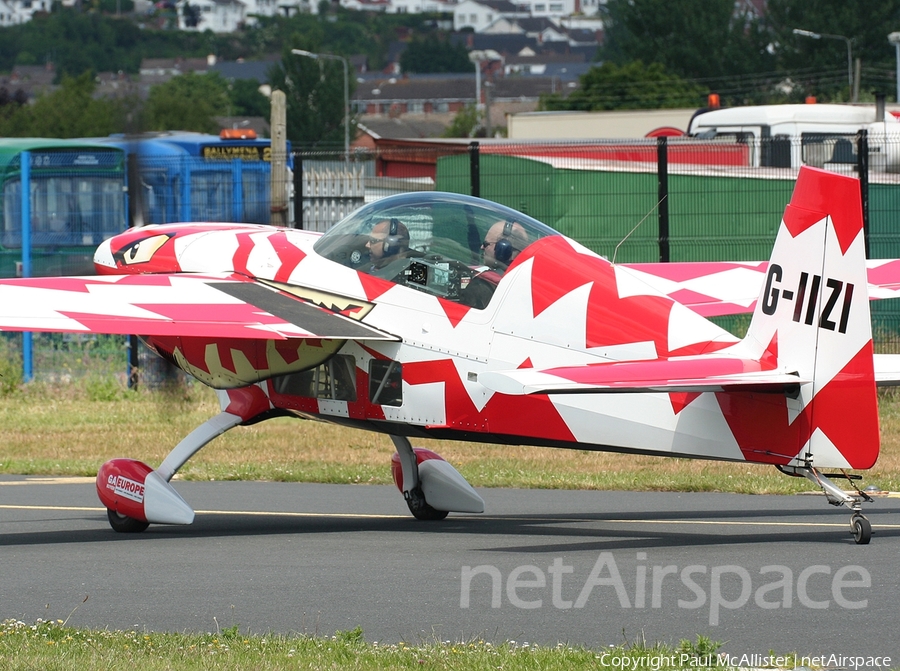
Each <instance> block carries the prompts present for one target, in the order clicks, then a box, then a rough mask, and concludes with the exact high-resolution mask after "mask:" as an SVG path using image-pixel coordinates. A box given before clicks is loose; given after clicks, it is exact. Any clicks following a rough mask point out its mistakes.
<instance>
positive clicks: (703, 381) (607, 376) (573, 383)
mask: <svg viewBox="0 0 900 671" xmlns="http://www.w3.org/2000/svg"><path fill="white" fill-rule="evenodd" d="M478 381H479V382H480V383H481V384H483V385H484V386H485V387H487V388H488V389H490V390H492V391H496V392H499V393H502V394H510V395H525V394H585V393H604V392H619V393H621V392H697V393H699V392H704V391H712V392H720V391H756V392H760V393H765V392H772V393H785V392H790V391H791V390H792V389H794V388H796V387H797V386H798V385H801V384H805V383H807V382H809V380H804V379H801V378H800V377H798V376H797V375H796V374H792V373H785V372H780V371H777V370H765V369H764V367H763V366H762V365H761V364H760V362H759V361H754V360H751V359H740V358H732V357H712V356H703V357H684V358H673V359H654V360H649V361H614V362H609V363H599V364H586V365H581V366H567V367H561V368H550V369H546V370H536V369H534V368H520V369H516V370H503V371H487V372H484V373H480V374H479V375H478Z"/></svg>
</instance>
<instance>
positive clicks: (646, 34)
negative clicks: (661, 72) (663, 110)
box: [601, 0, 801, 79]
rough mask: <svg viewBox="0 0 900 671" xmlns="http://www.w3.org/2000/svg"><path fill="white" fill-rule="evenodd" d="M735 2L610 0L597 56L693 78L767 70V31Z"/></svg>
mask: <svg viewBox="0 0 900 671" xmlns="http://www.w3.org/2000/svg"><path fill="white" fill-rule="evenodd" d="M793 1H794V2H800V1H801V0H793ZM735 6H736V5H735V2H734V0H679V2H671V0H609V2H608V3H607V4H606V10H605V12H606V16H605V19H606V22H607V24H606V44H605V46H604V48H603V49H602V52H601V56H602V59H603V60H604V61H610V60H611V61H613V62H616V63H618V64H619V65H623V64H625V63H629V62H632V61H643V62H645V63H660V64H662V65H663V66H664V67H665V69H666V70H667V71H669V72H672V73H674V74H677V75H680V76H681V77H684V78H692V79H697V78H709V77H728V76H732V75H738V74H745V73H749V72H764V71H770V70H772V65H773V57H772V55H771V54H770V53H769V51H768V50H767V47H768V43H769V40H768V34H767V32H766V30H765V29H764V27H763V26H762V25H761V24H760V23H759V22H758V21H757V20H756V19H755V18H754V17H752V16H750V15H747V14H741V13H738V12H736V10H735Z"/></svg>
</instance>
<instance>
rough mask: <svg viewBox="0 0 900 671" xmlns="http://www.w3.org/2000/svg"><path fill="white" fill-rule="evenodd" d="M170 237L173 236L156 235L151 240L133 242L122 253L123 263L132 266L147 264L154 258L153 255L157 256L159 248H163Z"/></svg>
mask: <svg viewBox="0 0 900 671" xmlns="http://www.w3.org/2000/svg"><path fill="white" fill-rule="evenodd" d="M170 237H171V236H169V235H165V234H164V235H154V236H152V237H150V238H144V239H143V240H137V241H136V242H132V243H131V244H130V245H128V246H127V247H126V248H125V249H123V250H122V251H121V252H120V254H121V256H120V258H121V259H122V263H124V264H125V265H131V264H134V263H147V262H148V261H149V260H150V259H152V258H153V255H154V254H156V252H157V251H159V248H160V247H162V246H163V245H164V244H165V243H166V241H167V240H168V239H169V238H170Z"/></svg>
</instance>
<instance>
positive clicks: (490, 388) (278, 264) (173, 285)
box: [0, 167, 900, 544]
mask: <svg viewBox="0 0 900 671" xmlns="http://www.w3.org/2000/svg"><path fill="white" fill-rule="evenodd" d="M94 261H95V265H96V268H97V271H98V273H99V275H97V276H91V277H55V278H35V279H15V280H3V281H2V282H0V329H3V330H20V331H68V332H81V333H108V334H117V333H118V334H129V333H137V334H141V336H142V338H143V340H144V341H145V342H146V343H147V345H148V346H149V347H150V348H151V349H153V350H154V351H155V352H156V353H157V354H159V355H160V356H162V357H164V358H166V359H168V360H169V361H171V362H173V363H174V364H176V365H177V366H178V367H180V368H181V369H182V370H184V371H186V372H187V373H189V374H190V375H192V376H193V377H195V378H196V379H198V380H199V381H201V382H203V383H204V384H207V385H209V386H210V387H213V388H214V389H216V390H218V396H219V400H220V404H221V412H220V413H219V414H218V415H216V416H215V417H212V418H211V419H209V420H208V421H206V422H205V423H203V424H202V425H201V426H199V427H197V428H196V429H195V430H194V431H193V432H191V433H190V434H189V435H188V436H187V437H185V438H184V439H183V440H182V441H181V442H180V443H179V444H178V445H177V446H175V447H174V449H173V450H172V451H171V452H170V454H169V455H168V456H167V457H166V458H165V459H164V460H163V462H162V464H160V465H159V466H158V467H157V468H155V469H154V468H152V467H150V466H148V465H146V464H144V463H141V462H139V461H136V460H132V459H113V460H111V461H109V462H107V463H106V464H104V465H103V466H102V467H101V469H100V471H99V473H98V475H97V491H98V494H99V496H100V500H101V501H102V502H103V505H104V506H106V508H107V510H108V516H109V522H110V524H111V525H112V527H113V529H115V530H116V531H123V532H129V531H142V530H143V529H145V528H146V527H147V526H148V524H151V523H156V524H190V523H191V522H192V521H193V518H194V512H193V510H192V509H191V507H190V506H189V505H188V504H187V503H186V502H185V501H184V499H183V498H182V497H181V496H180V495H179V494H178V493H177V492H176V490H175V489H174V488H173V487H172V485H171V484H170V480H171V479H172V476H173V475H175V473H176V472H177V471H178V469H179V468H180V467H181V466H183V465H184V464H185V462H186V461H187V460H188V459H190V458H191V456H193V455H194V454H195V453H196V452H197V451H198V450H200V449H201V448H202V447H203V446H204V445H206V444H207V443H208V442H209V441H210V440H212V439H213V438H215V437H216V436H218V435H220V434H222V433H223V432H225V431H227V430H229V429H230V428H232V427H234V426H238V425H241V424H251V423H254V422H257V421H260V420H263V419H267V418H270V417H274V416H284V415H290V416H296V417H300V418H317V419H321V420H326V421H330V422H336V423H339V424H344V425H347V426H352V427H357V428H360V429H368V430H371V431H378V432H382V433H385V434H387V435H389V436H390V438H391V440H392V441H393V443H394V445H395V446H396V449H397V452H396V453H395V455H394V463H393V472H394V479H395V482H396V483H397V486H398V487H399V489H400V491H401V492H402V493H403V496H404V498H405V499H406V501H407V503H408V505H409V509H410V511H411V512H412V514H413V515H414V516H415V517H417V518H419V519H425V520H438V519H442V518H444V517H446V515H447V513H448V512H453V511H456V512H466V513H479V512H482V511H483V510H484V502H483V500H482V499H481V497H480V496H479V495H478V494H477V493H476V492H475V490H474V489H473V488H472V487H471V486H470V485H469V483H468V482H466V480H465V479H464V478H463V477H462V476H461V475H460V474H459V472H457V471H456V469H454V468H453V467H452V466H451V465H450V464H449V463H447V462H446V461H444V460H443V459H442V458H441V457H440V456H439V455H437V454H435V453H434V452H431V451H429V450H425V449H420V448H415V449H414V448H413V447H412V445H411V443H410V440H411V439H413V440H415V439H420V438H440V439H455V440H465V441H483V442H491V443H499V444H527V445H536V446H546V447H560V448H575V449H588V450H606V451H615V452H628V453H637V454H648V455H658V456H672V457H690V458H699V459H719V460H728V461H738V462H751V463H761V464H772V465H773V466H775V467H777V468H778V469H779V470H781V471H782V472H784V473H786V474H788V475H793V476H805V477H807V478H809V479H810V480H812V481H813V482H815V483H816V484H817V485H818V486H819V487H821V488H822V490H824V493H825V495H826V497H827V500H828V501H829V502H830V503H832V504H835V505H845V506H847V507H848V508H849V509H850V510H851V511H852V517H851V522H850V529H851V532H852V534H853V536H854V538H855V540H856V542H857V543H861V544H865V543H868V542H869V539H870V536H871V525H870V523H869V522H868V520H867V519H866V518H865V517H864V516H863V515H862V512H861V504H862V502H863V500H866V499H868V497H867V496H866V494H865V493H863V492H862V491H860V490H859V488H858V487H856V486H855V485H853V489H852V490H851V491H850V492H846V491H844V489H842V488H841V487H838V486H837V485H836V484H835V483H834V482H833V481H832V480H831V479H830V478H829V477H828V475H826V473H824V472H823V470H825V469H828V470H832V469H833V470H835V471H840V472H842V473H843V474H844V475H846V476H847V480H848V481H849V482H850V483H851V484H852V483H853V480H852V479H851V476H850V474H848V473H846V471H848V470H853V469H868V468H871V467H872V466H873V465H874V464H875V461H876V459H877V457H878V452H879V425H878V414H877V406H876V382H878V383H880V384H897V383H898V382H900V364H898V362H897V359H896V358H895V357H889V356H886V357H882V356H881V355H874V353H873V344H872V329H871V323H870V316H869V298H870V297H889V296H895V295H900V294H898V291H900V283H898V282H897V281H896V278H898V277H900V272H898V270H900V261H878V262H870V263H869V268H868V271H867V265H866V263H867V262H866V259H865V251H864V239H863V227H862V208H861V201H860V189H859V183H858V181H857V180H856V179H853V178H850V177H846V176H842V175H838V174H834V173H829V172H825V171H821V170H817V169H814V168H806V167H804V168H802V169H801V171H800V174H799V178H798V181H797V184H796V187H795V190H794V193H793V196H792V198H791V202H790V204H789V205H788V206H787V208H786V210H785V213H784V218H783V221H782V225H781V227H780V229H779V232H778V235H777V239H776V241H775V246H774V249H773V252H772V256H771V259H770V260H769V262H768V263H767V264H751V263H747V264H723V263H711V264H658V265H657V264H650V265H647V264H644V265H635V266H629V265H617V264H614V263H610V262H609V261H608V260H606V259H605V258H603V257H601V256H598V255H597V254H595V253H594V252H592V251H590V250H588V249H586V248H585V247H583V246H582V245H580V244H578V243H577V242H575V241H573V240H571V239H569V238H566V237H565V236H563V235H560V234H559V233H557V232H556V231H554V230H553V229H551V228H550V227H548V226H546V225H544V224H542V223H540V222H538V221H536V220H534V219H532V218H530V217H528V216H526V215H524V214H522V213H520V212H516V211H514V210H511V209H509V208H506V207H503V206H501V205H497V204H495V203H492V202H489V201H485V200H480V199H477V198H472V197H468V196H462V195H457V194H449V193H439V192H428V193H422V192H419V193H414V194H403V195H398V196H392V197H389V198H385V199H383V200H379V201H377V202H374V203H371V204H368V205H365V206H364V207H362V208H360V209H359V210H357V211H356V212H355V213H353V214H351V215H350V216H348V217H347V218H346V219H345V220H343V221H342V222H340V223H339V224H337V225H335V226H334V227H333V228H331V229H330V230H329V231H328V232H327V233H325V234H324V235H321V234H318V233H312V232H309V231H302V230H294V229H284V228H274V227H270V226H262V225H244V224H216V223H194V224H169V225H162V226H146V227H143V228H135V229H131V230H129V231H127V232H125V233H122V234H121V235H117V236H115V237H113V238H111V239H109V240H107V241H106V242H104V243H103V244H102V245H101V246H100V247H99V248H98V250H97V252H96V254H95V257H94ZM867 272H868V276H867ZM892 278H893V279H892ZM741 311H745V312H750V311H752V318H751V321H750V325H749V328H748V331H747V334H746V336H745V337H744V338H743V339H738V338H736V337H735V336H733V335H732V334H730V333H729V332H727V331H725V330H723V329H722V328H720V327H719V326H717V325H715V324H714V323H712V322H711V321H709V320H708V319H707V318H706V316H710V315H716V314H727V313H735V312H741ZM702 315H706V316H702ZM876 361H877V362H878V363H877V365H876ZM832 477H835V476H834V475H832Z"/></svg>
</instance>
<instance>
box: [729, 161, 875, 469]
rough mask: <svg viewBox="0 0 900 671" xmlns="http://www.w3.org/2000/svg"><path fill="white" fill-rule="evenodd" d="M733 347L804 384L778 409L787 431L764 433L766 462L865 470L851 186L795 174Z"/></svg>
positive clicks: (871, 426)
mask: <svg viewBox="0 0 900 671" xmlns="http://www.w3.org/2000/svg"><path fill="white" fill-rule="evenodd" d="M743 345H744V346H745V347H749V348H751V350H752V351H755V353H756V356H765V355H766V353H768V354H769V355H772V354H776V353H777V362H778V367H779V368H780V369H782V370H784V371H787V372H797V373H798V374H799V377H800V378H802V379H806V380H812V382H810V383H808V384H803V385H800V388H799V393H798V394H797V396H796V398H787V399H786V402H787V424H786V425H784V423H783V422H779V424H781V426H778V427H776V426H774V425H773V426H770V427H768V428H769V429H770V430H771V432H772V433H777V434H779V435H778V436H773V437H772V438H771V439H770V440H771V441H773V442H774V443H775V444H776V445H777V447H775V448H774V449H773V450H772V451H771V454H778V455H780V456H781V457H791V460H790V462H789V463H790V464H792V465H812V466H815V467H819V468H820V467H828V468H854V469H865V468H870V467H871V466H872V465H874V463H875V461H876V460H877V458H878V452H879V442H880V437H879V428H878V407H877V398H876V392H875V376H874V367H873V346H872V326H871V319H870V315H869V299H868V295H867V278H866V267H865V240H864V234H863V219H862V203H861V198H860V189H859V181H858V180H856V179H854V178H851V177H846V176H843V175H839V174H836V173H831V172H826V171H824V170H818V169H815V168H809V167H803V168H801V169H800V174H799V176H798V179H797V184H796V186H795V188H794V193H793V195H792V197H791V201H790V204H789V205H788V206H787V208H786V209H785V213H784V219H783V221H782V225H781V227H780V229H779V231H778V236H777V238H776V241H775V246H774V249H773V250H772V257H771V259H770V261H769V266H768V271H767V274H766V281H765V284H764V286H763V289H762V291H761V294H760V297H759V300H758V301H757V304H756V309H755V311H754V313H753V318H752V320H751V323H750V327H749V329H748V332H747V336H746V338H745V340H744V343H743ZM745 419H749V418H745ZM764 421H765V420H764ZM743 423H744V424H746V422H743ZM733 428H734V427H733ZM736 436H737V437H738V440H739V442H742V441H741V436H739V435H738V434H737V433H736ZM758 447H761V446H757V448H758ZM742 449H744V447H743V445H742ZM753 451H757V450H756V449H754V450H753ZM748 457H749V455H748ZM763 460H764V461H775V460H774V459H763ZM777 461H781V460H780V459H779V460H777Z"/></svg>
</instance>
